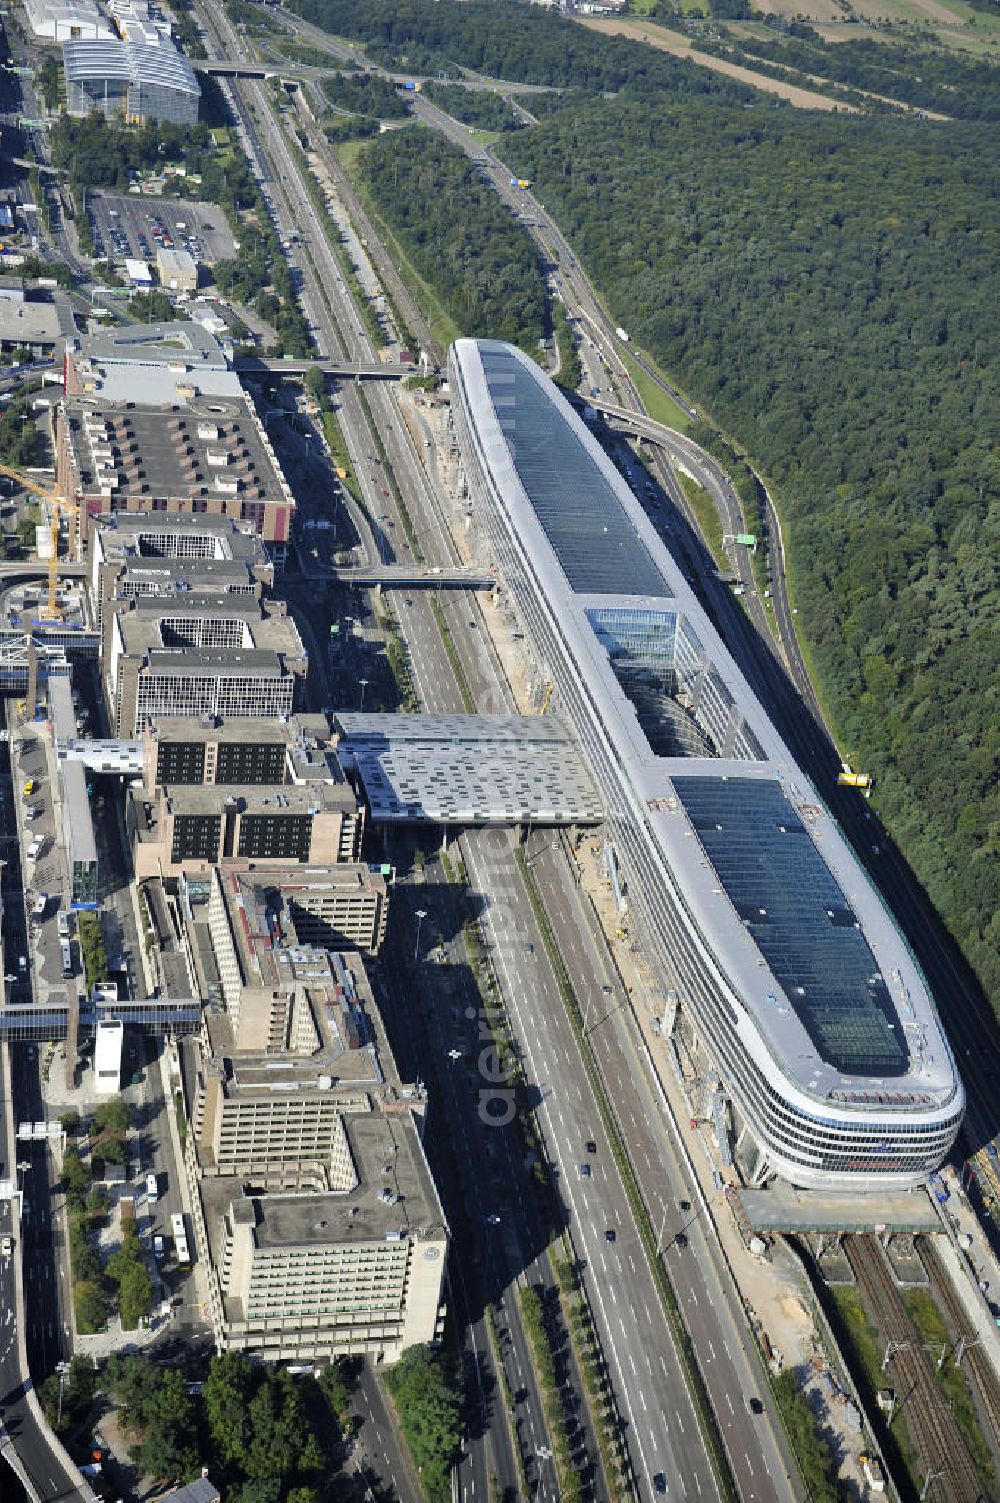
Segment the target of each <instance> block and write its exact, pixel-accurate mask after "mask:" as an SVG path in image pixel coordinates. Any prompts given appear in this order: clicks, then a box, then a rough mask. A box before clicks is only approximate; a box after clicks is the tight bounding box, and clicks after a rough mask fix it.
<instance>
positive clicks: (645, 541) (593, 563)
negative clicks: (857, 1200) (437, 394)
mask: <svg viewBox="0 0 1000 1503" xmlns="http://www.w3.org/2000/svg"><path fill="white" fill-rule="evenodd" d="M449 373H450V379H451V387H452V395H453V410H454V421H455V427H456V432H457V437H458V442H459V447H460V452H461V458H462V462H463V467H464V472H465V476H466V479H467V482H468V487H469V493H470V497H471V503H472V507H473V509H474V521H475V522H476V523H478V524H479V528H480V530H481V532H482V534H483V536H484V537H485V538H487V539H488V541H489V546H490V547H491V548H492V550H493V553H494V555H495V558H496V561H497V562H498V564H499V565H500V568H501V570H502V573H503V576H504V580H505V583H506V586H507V588H508V589H509V591H510V594H511V596H512V599H513V602H514V604H515V606H516V609H517V611H518V612H519V614H520V616H521V618H522V620H523V622H524V625H525V630H526V633H527V635H528V637H529V639H530V642H531V644H532V648H533V651H534V652H535V654H536V655H537V656H538V658H539V663H540V667H541V668H542V671H543V673H544V674H545V675H546V676H547V677H548V678H549V679H550V681H551V682H552V683H553V684H554V685H555V686H556V689H557V692H558V695H559V699H560V702H561V705H562V707H563V708H564V710H565V712H566V714H567V715H568V716H569V718H570V719H571V720H572V721H573V724H574V726H575V728H576V731H577V734H578V736H579V738H580V741H581V743H582V745H583V747H584V749H585V751H586V752H587V754H588V756H589V757H590V760H591V763H592V765H593V769H594V772H595V775H596V777H597V780H598V783H599V785H600V787H601V791H602V793H603V795H604V799H605V803H606V806H607V809H608V826H609V832H610V835H611V838H612V839H613V841H614V846H615V852H616V855H617V859H618V863H619V868H620V872H621V877H622V881H623V885H624V889H625V894H626V899H627V901H628V903H629V905H630V907H631V908H632V910H633V911H635V912H637V913H638V915H639V916H640V918H641V920H642V922H643V927H644V929H645V931H646V934H647V937H648V942H649V944H650V946H651V948H652V950H653V952H654V958H655V962H656V965H657V968H658V969H659V971H660V972H661V974H662V975H663V976H664V977H665V978H666V980H667V984H668V985H669V986H670V987H671V989H674V990H676V993H677V996H678V998H679V1002H680V1013H681V1015H682V1017H686V1019H687V1020H688V1026H689V1027H693V1029H694V1030H695V1032H696V1036H697V1046H698V1048H699V1049H700V1050H701V1051H702V1052H703V1055H704V1057H705V1059H706V1073H711V1072H717V1075H718V1078H719V1080H720V1081H721V1087H720V1089H719V1091H718V1092H717V1093H716V1094H717V1098H718V1096H719V1095H723V1096H724V1097H726V1098H728V1104H729V1107H730V1108H731V1110H728V1111H719V1112H717V1113H716V1123H717V1126H718V1127H719V1130H720V1132H722V1133H723V1134H724V1135H725V1139H726V1146H727V1148H728V1149H731V1151H732V1152H733V1153H734V1155H735V1156H736V1158H737V1160H738V1162H739V1164H740V1167H741V1169H742V1170H743V1172H744V1174H745V1175H747V1177H748V1178H751V1179H756V1180H763V1179H765V1178H766V1177H767V1176H768V1175H769V1174H771V1173H778V1174H780V1175H782V1176H784V1177H786V1178H787V1179H789V1180H791V1181H792V1182H793V1183H795V1184H798V1185H803V1186H822V1187H824V1188H826V1189H848V1190H869V1191H871V1190H878V1189H880V1188H883V1187H885V1188H909V1187H911V1186H914V1185H917V1184H919V1183H920V1182H921V1181H922V1180H924V1179H926V1177H927V1175H928V1174H929V1173H930V1171H931V1170H933V1169H934V1168H936V1167H937V1165H938V1164H939V1163H940V1162H941V1160H942V1158H943V1157H944V1155H945V1154H946V1153H947V1151H948V1149H949V1148H950V1146H951V1144H952V1142H953V1141H954V1139H955V1136H956V1134H957V1132H958V1128H959V1125H960V1122H961V1118H962V1112H963V1108H964V1094H963V1090H962V1085H961V1082H960V1080H959V1078H958V1074H957V1071H956V1068H955V1064H954V1060H953V1059H952V1056H951V1052H950V1050H949V1048H948V1044H947V1041H946V1039H945V1036H944V1032H943V1030H942V1028H941V1024H940V1021H939V1019H938V1016H937V1013H936V1011H935V1008H934V1004H933V1002H932V1000H931V998H930V996H929V994H928V990H927V986H926V983H925V982H924V979H923V977H922V975H921V973H920V971H919V968H918V966H917V964H916V962H915V960H914V958H913V956H912V955H911V953H910V951H909V949H908V947H907V945H906V943H905V941H904V940H903V938H902V936H901V935H900V933H899V932H898V930H897V929H896V927H895V925H894V924H893V922H892V920H891V919H890V917H889V915H888V913H887V911H886V909H885V907H884V906H883V904H882V902H881V899H880V898H879V896H878V894H877V893H876V892H875V890H874V889H873V887H872V886H871V884H870V882H869V880H868V878H867V876H866V874H865V872H864V871H863V869H862V868H861V866H860V864H859V863H858V861H857V860H856V858H855V857H854V855H853V853H852V852H851V850H850V849H849V847H848V846H847V844H846V842H845V840H844V838H843V836H842V835H841V833H840V831H839V830H838V828H837V826H836V824H835V823H834V821H833V819H832V818H831V816H830V814H829V812H828V810H827V809H826V808H825V806H824V805H823V803H822V801H821V799H820V798H819V797H818V796H817V794H816V791H815V790H814V789H813V787H812V786H811V785H810V783H809V781H808V779H807V778H806V777H805V775H804V774H803V773H802V771H801V770H800V769H799V768H798V766H797V765H796V764H795V762H794V761H793V759H792V756H791V754H790V753H789V751H788V749H787V748H786V747H785V745H784V744H783V742H782V741H781V739H780V737H779V736H778V734H777V732H776V731H775V730H774V728H773V726H772V725H771V724H770V722H769V721H768V719H767V717H766V715H765V714H764V711H763V710H762V708H761V706H760V705H759V704H758V702H757V701H756V699H755V698H754V696H753V694H752V693H751V691H750V689H749V688H748V686H747V684H746V682H745V680H744V678H743V676H742V674H741V673H740V671H739V669H738V668H737V666H736V664H735V663H734V662H733V660H732V658H731V656H730V655H729V653H728V651H727V650H726V648H725V646H724V645H723V643H722V641H721V640H720V638H719V637H718V634H717V633H716V631H715V629H714V627H713V626H712V625H711V623H710V622H709V621H708V620H707V618H706V617H705V614H704V612H703V611H702V609H701V607H700V606H699V604H698V602H697V600H696V598H695V596H694V594H693V592H692V591H691V590H690V588H689V587H688V585H687V584H686V582H685V580H684V578H683V575H682V573H681V571H680V570H679V568H678V567H677V565H676V564H675V562H674V560H673V558H672V557H671V555H670V554H669V553H668V552H667V550H666V549H665V548H664V546H663V544H662V542H661V540H660V538H659V536H658V535H657V533H656V531H655V529H654V528H653V526H652V525H651V523H650V521H649V519H648V518H647V517H646V515H645V513H644V512H643V510H642V508H641V506H640V505H639V503H638V501H637V500H636V498H635V497H634V496H633V495H632V493H631V492H630V491H629V489H628V487H627V486H626V485H625V483H624V481H623V480H622V479H621V477H620V476H619V474H618V472H617V471H616V470H615V468H614V466H613V465H612V464H611V462H610V460H609V459H608V458H607V456H606V455H605V454H604V452H603V451H602V449H601V448H600V446H599V444H598V443H597V442H596V440H595V439H594V437H593V436H592V435H591V434H590V433H589V432H588V430H587V428H586V427H585V425H584V424H583V423H582V422H581V421H580V419H579V418H578V417H577V416H576V414H575V413H574V412H573V410H572V408H571V407H570V406H569V404H568V403H567V402H566V400H565V399H564V398H563V397H562V396H561V395H560V394H559V393H558V392H557V390H556V388H555V386H554V385H553V384H552V383H551V382H550V381H549V380H548V379H547V377H545V376H544V375H543V374H542V373H541V372H540V371H539V370H538V368H537V366H535V365H534V364H533V362H532V361H531V360H529V359H528V358H527V357H526V356H524V355H522V354H521V353H520V352H519V351H517V350H515V349H514V348H513V347H512V346H510V345H505V344H501V343H497V342H493V341H489V340H468V339H462V340H459V341H458V342H457V343H456V344H455V345H454V346H453V348H452V351H451V355H450V357H449Z"/></svg>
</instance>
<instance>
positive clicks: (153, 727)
mask: <svg viewBox="0 0 1000 1503" xmlns="http://www.w3.org/2000/svg"><path fill="white" fill-rule="evenodd" d="M149 734H150V735H151V736H152V738H153V740H154V741H182V742H187V741H249V742H255V741H267V742H274V743H281V744H283V745H285V746H289V745H293V744H294V743H295V742H296V741H298V739H299V737H300V736H305V737H308V738H311V739H318V738H319V737H322V738H323V739H324V740H325V739H326V737H327V736H328V735H329V730H328V728H327V723H326V717H325V716H324V715H289V716H288V717H287V718H286V719H284V720H276V719H275V718H274V717H273V716H266V717H265V716H253V715H248V716H246V718H245V719H239V720H227V719H225V718H224V717H223V716H217V717H214V718H211V719H209V718H207V717H205V716H202V715H164V716H162V717H158V716H156V715H154V716H152V718H151V721H150V728H149ZM327 765H328V764H327V760H326V758H325V756H324V758H323V766H324V767H326V766H327ZM334 765H336V764H334ZM340 777H341V778H342V777H343V774H340Z"/></svg>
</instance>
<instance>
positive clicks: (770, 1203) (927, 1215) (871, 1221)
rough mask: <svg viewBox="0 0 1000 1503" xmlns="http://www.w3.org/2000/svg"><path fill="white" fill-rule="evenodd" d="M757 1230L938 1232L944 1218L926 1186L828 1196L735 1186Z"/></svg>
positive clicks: (782, 1187) (781, 1187) (779, 1186)
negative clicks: (935, 1208) (867, 1193)
mask: <svg viewBox="0 0 1000 1503" xmlns="http://www.w3.org/2000/svg"><path fill="white" fill-rule="evenodd" d="M730 1193H731V1194H732V1195H733V1196H735V1198H736V1199H737V1200H738V1201H739V1202H740V1204H741V1205H742V1207H743V1210H744V1212H745V1214H746V1218H747V1220H748V1222H749V1223H750V1225H751V1227H752V1228H753V1230H754V1231H755V1232H765V1233H767V1232H881V1231H882V1230H883V1229H885V1228H891V1229H894V1230H896V1231H904V1232H906V1231H908V1232H939V1231H940V1230H941V1222H940V1220H939V1219H938V1215H937V1212H936V1211H935V1210H934V1207H933V1205H932V1203H931V1200H930V1197H929V1196H928V1195H927V1194H926V1193H925V1192H924V1191H923V1190H910V1191H897V1192H893V1191H888V1190H885V1189H882V1188H880V1189H878V1190H873V1191H872V1194H871V1195H862V1194H853V1195H823V1194H821V1193H820V1192H819V1191H812V1190H796V1189H794V1188H793V1186H792V1185H789V1184H786V1183H785V1182H784V1181H783V1180H775V1181H774V1182H773V1183H772V1184H771V1185H770V1186H769V1187H768V1188H767V1189H766V1190H747V1189H740V1190H732V1191H731V1192H730Z"/></svg>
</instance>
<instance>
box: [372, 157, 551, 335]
mask: <svg viewBox="0 0 1000 1503" xmlns="http://www.w3.org/2000/svg"><path fill="white" fill-rule="evenodd" d="M359 166H360V170H361V173H362V175H363V177H364V180H365V182H366V183H367V185H368V188H369V190H370V192H371V195H372V197H373V199H374V200H375V203H376V205H377V207H378V211H379V213H380V214H381V216H382V218H383V219H384V220H385V222H386V223H387V224H388V225H389V227H390V229H391V230H392V232H393V234H394V235H396V236H397V238H398V239H399V241H400V242H401V244H402V246H403V248H404V250H405V251H406V254H407V256H408V257H409V258H410V260H411V261H412V262H413V264H414V266H415V267H416V269H417V271H418V272H419V273H420V275H421V276H422V277H424V278H425V280H426V281H428V282H429V283H431V285H432V286H433V287H434V288H435V290H436V291H437V293H438V295H439V296H440V298H441V300H442V302H443V303H444V305H445V307H446V308H447V310H448V312H449V313H450V315H451V317H452V318H453V319H454V321H455V323H456V324H457V325H458V327H459V328H460V329H461V330H462V331H463V333H465V334H471V335H483V334H488V335H491V336H493V337H494V338H497V339H510V340H513V341H514V343H515V344H519V345H521V346H522V347H523V348H524V349H525V350H527V351H528V352H529V353H531V352H533V351H534V350H536V349H537V347H538V341H539V339H540V338H541V337H542V335H543V334H544V332H545V328H546V321H547V320H546V311H545V300H546V292H545V278H544V277H543V275H542V272H541V269H540V267H539V265H538V258H537V254H536V251H535V248H534V245H533V243H532V242H531V241H530V240H529V239H528V236H527V234H526V232H525V231H524V229H523V228H522V227H521V225H519V224H518V223H517V221H516V220H515V219H514V218H513V216H512V215H511V214H510V213H509V212H508V210H507V209H506V208H505V207H504V205H503V204H502V203H501V202H500V200H499V198H498V197H497V195H496V194H495V193H494V192H493V190H492V188H490V187H488V186H487V184H486V183H484V182H483V181H482V179H481V178H480V177H479V175H478V173H477V172H476V170H475V168H474V167H473V166H472V164H471V163H470V162H469V159H468V157H466V156H465V154H464V153H463V152H461V151H460V150H459V149H458V147H457V146H452V145H451V143H450V142H448V141H446V140H445V139H444V137H443V136H439V135H438V134H437V133H436V132H434V131H429V130H423V129H419V130H402V131H392V132H390V133H387V134H386V135H383V136H379V137H378V138H377V139H375V140H373V141H371V142H370V143H369V144H368V145H367V146H366V147H365V148H364V151H363V153H362V155H361V158H360V162H359Z"/></svg>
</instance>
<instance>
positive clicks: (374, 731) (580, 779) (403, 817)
mask: <svg viewBox="0 0 1000 1503" xmlns="http://www.w3.org/2000/svg"><path fill="white" fill-rule="evenodd" d="M337 730H338V732H339V734H340V738H341V739H340V742H339V744H338V748H337V750H338V755H339V757H340V761H341V765H342V766H343V767H345V768H348V769H356V770H357V773H358V776H359V777H360V778H361V781H362V783H363V784H364V788H365V795H366V797H367V799H368V805H369V808H370V810H371V817H372V819H373V821H374V822H375V823H377V824H406V823H421V822H433V823H434V824H441V825H506V824H526V823H528V822H529V821H530V823H532V824H550V825H571V824H596V823H598V822H599V821H600V820H602V819H603V818H604V806H603V804H602V802H601V798H600V795H599V794H598V792H597V789H596V787H595V785H594V780H593V778H592V777H591V775H590V772H589V770H588V768H587V766H586V763H585V762H584V759H583V757H582V756H581V754H580V751H579V749H578V748H577V745H576V742H575V741H574V740H573V737H572V736H571V734H570V733H569V731H568V730H567V729H566V727H565V726H564V725H563V724H562V723H561V722H560V721H558V720H556V719H555V718H554V717H550V716H543V715H378V714H374V715H372V714H369V715H362V714H357V715H354V714H341V715H338V716H337Z"/></svg>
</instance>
